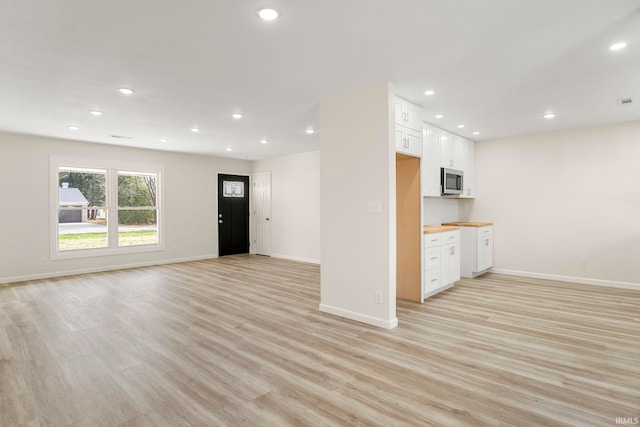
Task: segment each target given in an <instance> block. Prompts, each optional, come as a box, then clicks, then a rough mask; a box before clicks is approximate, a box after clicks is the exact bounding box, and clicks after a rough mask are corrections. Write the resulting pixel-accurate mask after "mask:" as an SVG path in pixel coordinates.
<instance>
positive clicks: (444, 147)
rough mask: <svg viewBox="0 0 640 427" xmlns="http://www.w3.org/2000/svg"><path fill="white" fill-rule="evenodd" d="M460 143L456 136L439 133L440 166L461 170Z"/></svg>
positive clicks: (444, 132)
mask: <svg viewBox="0 0 640 427" xmlns="http://www.w3.org/2000/svg"><path fill="white" fill-rule="evenodd" d="M463 163H464V159H463V154H462V142H461V138H460V137H459V136H458V135H454V134H452V133H449V132H447V131H444V130H443V131H440V166H441V167H443V168H451V169H458V170H463V169H462V168H463Z"/></svg>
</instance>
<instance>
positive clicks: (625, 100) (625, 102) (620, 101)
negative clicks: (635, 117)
mask: <svg viewBox="0 0 640 427" xmlns="http://www.w3.org/2000/svg"><path fill="white" fill-rule="evenodd" d="M629 104H633V98H622V99H618V105H629Z"/></svg>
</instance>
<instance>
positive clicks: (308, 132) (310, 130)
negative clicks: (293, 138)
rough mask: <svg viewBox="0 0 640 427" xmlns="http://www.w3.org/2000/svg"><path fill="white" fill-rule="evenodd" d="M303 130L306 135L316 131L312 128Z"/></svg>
mask: <svg viewBox="0 0 640 427" xmlns="http://www.w3.org/2000/svg"><path fill="white" fill-rule="evenodd" d="M305 132H307V135H313V134H314V133H316V131H315V130H314V129H313V128H308V129H307V130H306V131H305Z"/></svg>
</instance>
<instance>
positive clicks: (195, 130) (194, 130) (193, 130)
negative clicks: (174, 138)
mask: <svg viewBox="0 0 640 427" xmlns="http://www.w3.org/2000/svg"><path fill="white" fill-rule="evenodd" d="M191 132H193V133H198V132H200V129H198V128H191Z"/></svg>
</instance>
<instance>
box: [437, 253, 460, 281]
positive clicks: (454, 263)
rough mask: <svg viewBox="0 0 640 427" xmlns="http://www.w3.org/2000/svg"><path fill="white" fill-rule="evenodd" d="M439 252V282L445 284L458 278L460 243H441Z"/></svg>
mask: <svg viewBox="0 0 640 427" xmlns="http://www.w3.org/2000/svg"><path fill="white" fill-rule="evenodd" d="M441 248H442V249H441V253H440V283H441V284H442V285H447V284H450V283H453V282H456V281H458V280H460V243H451V244H448V245H442V247H441Z"/></svg>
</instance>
